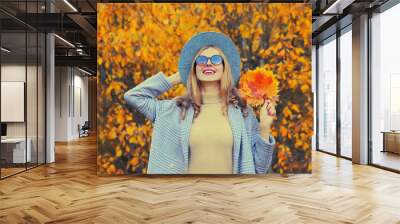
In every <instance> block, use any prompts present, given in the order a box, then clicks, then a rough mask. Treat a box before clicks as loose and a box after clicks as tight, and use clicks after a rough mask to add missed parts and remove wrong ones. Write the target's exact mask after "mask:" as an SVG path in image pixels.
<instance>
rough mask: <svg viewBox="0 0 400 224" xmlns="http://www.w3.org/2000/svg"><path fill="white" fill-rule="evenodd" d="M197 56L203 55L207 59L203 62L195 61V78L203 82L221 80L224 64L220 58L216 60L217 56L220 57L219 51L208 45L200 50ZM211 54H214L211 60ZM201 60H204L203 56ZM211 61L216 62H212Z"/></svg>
mask: <svg viewBox="0 0 400 224" xmlns="http://www.w3.org/2000/svg"><path fill="white" fill-rule="evenodd" d="M214 55H217V56H214ZM199 56H205V57H207V58H209V59H208V60H207V62H206V63H205V64H199V63H196V67H195V69H196V76H197V79H198V80H200V81H203V82H207V81H208V82H209V81H218V80H221V77H222V74H223V72H224V64H223V63H222V62H221V60H218V58H219V57H220V58H219V59H222V55H221V54H220V53H219V51H218V50H217V49H216V48H214V47H209V48H206V49H204V50H203V51H202V52H200V54H199V55H198V56H197V57H199ZM212 56H214V58H213V60H212V59H211V57H212ZM218 56H219V57H218ZM195 60H196V59H195ZM222 60H223V59H222ZM203 61H205V60H204V57H203ZM211 61H213V62H214V63H216V64H213V63H212V62H211Z"/></svg>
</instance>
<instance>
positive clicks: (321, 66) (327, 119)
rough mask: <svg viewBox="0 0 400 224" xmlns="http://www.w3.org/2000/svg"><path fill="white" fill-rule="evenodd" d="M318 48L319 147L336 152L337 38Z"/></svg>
mask: <svg viewBox="0 0 400 224" xmlns="http://www.w3.org/2000/svg"><path fill="white" fill-rule="evenodd" d="M331 39H332V40H330V41H329V40H328V41H327V42H326V43H324V44H322V45H319V48H318V149H319V150H322V151H326V152H330V153H336V39H335V37H333V38H331Z"/></svg>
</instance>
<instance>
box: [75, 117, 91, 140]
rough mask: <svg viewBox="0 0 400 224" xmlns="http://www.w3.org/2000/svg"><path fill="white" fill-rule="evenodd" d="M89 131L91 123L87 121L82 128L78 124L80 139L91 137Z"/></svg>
mask: <svg viewBox="0 0 400 224" xmlns="http://www.w3.org/2000/svg"><path fill="white" fill-rule="evenodd" d="M89 130H90V123H89V121H85V123H84V124H83V125H82V127H81V126H80V125H79V124H78V133H79V138H80V137H87V136H89Z"/></svg>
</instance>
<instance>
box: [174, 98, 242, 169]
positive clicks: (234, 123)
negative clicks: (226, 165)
mask: <svg viewBox="0 0 400 224" xmlns="http://www.w3.org/2000/svg"><path fill="white" fill-rule="evenodd" d="M193 116H194V109H193V107H189V108H188V111H187V113H186V116H185V119H184V120H183V121H181V122H182V123H181V130H180V135H181V148H182V151H183V158H184V160H185V167H186V170H185V172H186V171H187V169H188V167H189V137H190V136H189V135H190V130H191V127H192V123H193ZM228 118H229V123H230V126H231V130H232V136H233V164H232V166H233V173H235V174H236V173H239V170H238V167H239V155H240V149H241V139H242V130H243V128H244V120H243V116H242V112H241V111H240V109H239V108H236V107H235V106H233V105H229V106H228Z"/></svg>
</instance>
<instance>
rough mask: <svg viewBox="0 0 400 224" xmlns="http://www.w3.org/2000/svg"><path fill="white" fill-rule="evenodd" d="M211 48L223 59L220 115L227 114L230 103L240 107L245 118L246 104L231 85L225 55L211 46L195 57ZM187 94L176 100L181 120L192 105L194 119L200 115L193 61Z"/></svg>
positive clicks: (198, 91) (198, 86) (198, 93)
mask: <svg viewBox="0 0 400 224" xmlns="http://www.w3.org/2000/svg"><path fill="white" fill-rule="evenodd" d="M210 47H213V48H215V49H216V50H217V51H218V53H219V54H220V55H221V56H222V58H223V59H224V60H223V61H224V71H223V74H222V76H221V79H220V91H219V94H220V97H221V99H222V108H221V109H222V113H223V114H224V115H227V114H228V105H229V104H230V103H232V104H234V105H235V106H240V107H241V109H242V112H243V113H244V115H245V116H247V112H245V111H244V110H245V109H244V108H246V103H245V102H244V101H243V100H242V99H241V98H240V96H239V93H238V91H237V89H236V88H234V86H233V85H232V73H231V66H230V64H229V61H228V59H227V58H226V56H225V54H224V53H223V52H222V51H221V49H219V48H217V47H214V46H212V45H210V46H205V47H203V48H201V49H200V50H199V51H198V52H197V54H196V56H195V57H194V58H196V57H197V56H199V55H200V53H201V52H203V51H204V50H205V49H207V48H210ZM186 86H187V90H186V91H187V93H186V95H185V96H183V97H178V98H177V105H178V106H179V107H181V119H184V117H185V115H186V111H187V108H188V107H189V106H190V105H192V106H193V108H194V112H195V114H194V117H197V116H198V115H199V113H200V106H201V104H202V96H201V90H200V80H198V78H197V75H196V67H195V60H193V61H192V64H191V66H190V71H189V76H188V79H187V83H186Z"/></svg>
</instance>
